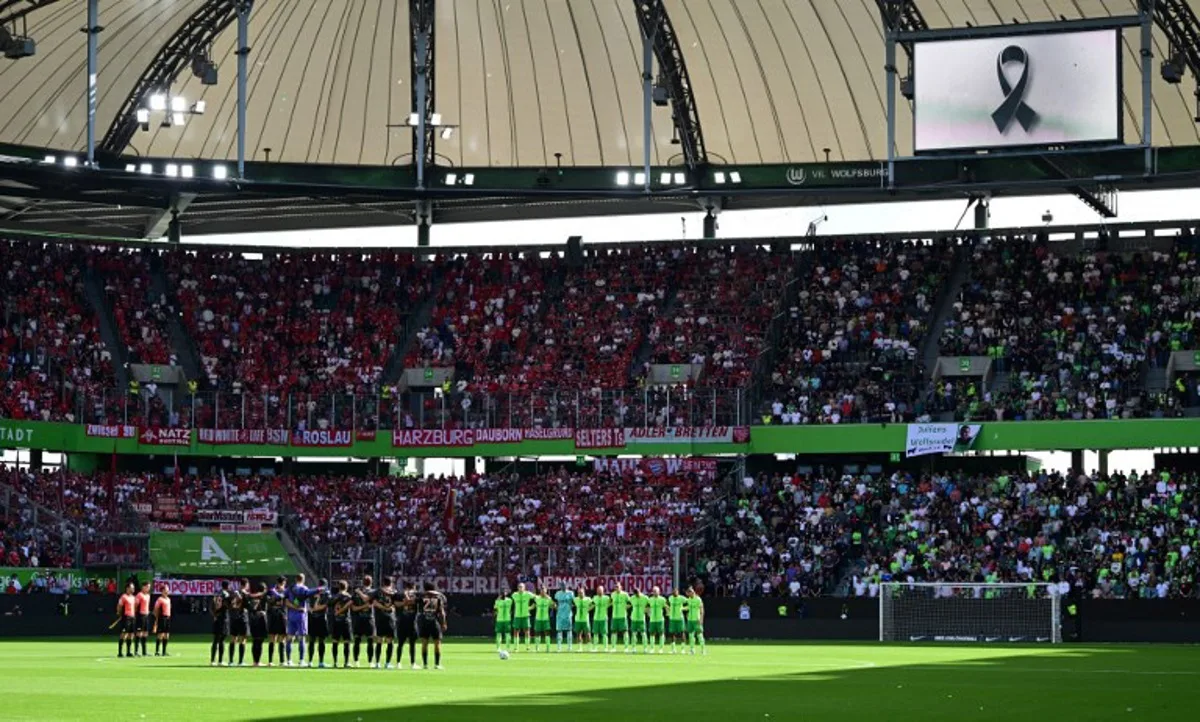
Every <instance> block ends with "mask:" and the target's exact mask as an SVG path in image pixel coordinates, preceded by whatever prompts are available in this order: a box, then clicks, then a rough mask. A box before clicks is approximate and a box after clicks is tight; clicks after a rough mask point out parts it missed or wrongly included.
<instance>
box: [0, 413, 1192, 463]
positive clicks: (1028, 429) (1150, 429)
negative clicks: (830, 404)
mask: <svg viewBox="0 0 1200 722" xmlns="http://www.w3.org/2000/svg"><path fill="white" fill-rule="evenodd" d="M982 426H983V429H982V430H981V431H980V434H979V437H978V439H977V441H976V443H975V447H974V448H975V450H976V451H1000V450H1011V451H1069V450H1073V449H1147V448H1156V447H1181V446H1200V419H1136V420H1117V421H1007V422H993V423H984V424H983V425H982ZM906 428H907V427H906V425H905V424H846V425H842V426H755V427H753V428H752V431H751V434H750V443H748V444H733V443H711V444H690V443H670V442H663V443H648V444H637V445H636V446H627V447H625V448H615V449H576V448H575V442H574V440H572V439H566V440H556V441H522V442H520V443H515V444H476V445H474V446H470V447H403V448H397V447H393V446H392V439H391V432H387V431H381V432H379V436H378V438H376V439H375V440H374V441H358V442H355V443H354V444H353V445H351V446H349V447H295V446H286V445H283V446H277V445H261V446H260V445H254V446H250V445H220V446H214V445H208V444H200V443H197V441H196V434H195V432H193V433H192V441H191V444H190V445H188V446H178V447H174V446H150V445H144V444H141V443H139V441H138V440H137V439H106V438H99V437H91V436H87V434H86V430H85V427H84V426H82V425H79V424H64V423H48V422H39V421H13V420H0V448H6V449H41V450H45V451H63V452H68V453H71V452H74V453H82V454H113V453H116V454H157V455H165V456H172V455H174V454H176V453H178V454H179V455H180V456H242V457H245V456H274V457H294V456H351V457H355V458H363V459H367V458H376V457H391V456H401V457H467V456H483V457H496V456H530V457H532V456H575V455H579V454H587V455H589V456H597V455H603V456H615V455H618V454H639V455H643V456H679V455H706V454H730V453H735V454H807V453H846V454H848V453H876V452H882V453H887V452H903V451H904V443H905V438H906ZM94 465H95V459H93V460H92V461H90V462H85V465H84V467H83V468H81V469H80V470H84V471H86V470H87V468H88V467H89V466H90V467H94ZM76 468H79V467H76Z"/></svg>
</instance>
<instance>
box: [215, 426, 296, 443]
mask: <svg viewBox="0 0 1200 722" xmlns="http://www.w3.org/2000/svg"><path fill="white" fill-rule="evenodd" d="M196 433H197V435H198V438H199V441H200V443H201V444H211V445H213V446H224V445H228V444H271V445H274V446H286V445H287V442H288V433H287V431H286V430H285V429H197V431H196Z"/></svg>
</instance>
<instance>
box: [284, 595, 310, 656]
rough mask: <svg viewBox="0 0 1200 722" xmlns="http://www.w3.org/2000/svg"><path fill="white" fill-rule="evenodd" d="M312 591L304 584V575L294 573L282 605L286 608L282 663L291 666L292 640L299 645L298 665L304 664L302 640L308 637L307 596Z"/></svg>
mask: <svg viewBox="0 0 1200 722" xmlns="http://www.w3.org/2000/svg"><path fill="white" fill-rule="evenodd" d="M311 594H312V592H311V591H310V590H309V588H308V587H306V586H305V585H304V575H303V574H297V575H296V583H295V584H293V585H292V587H291V588H290V589H288V590H287V593H286V597H285V599H284V607H285V608H286V609H287V646H286V647H285V649H286V655H287V656H286V660H285V661H284V664H285V665H286V666H288V667H291V666H292V641H293V640H296V641H297V642H298V643H299V645H300V665H299V666H301V667H303V666H304V641H305V640H306V639H307V638H308V598H309V596H311Z"/></svg>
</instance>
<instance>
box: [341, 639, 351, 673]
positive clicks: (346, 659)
mask: <svg viewBox="0 0 1200 722" xmlns="http://www.w3.org/2000/svg"><path fill="white" fill-rule="evenodd" d="M342 664H345V665H346V666H347V667H349V666H350V643H349V642H342Z"/></svg>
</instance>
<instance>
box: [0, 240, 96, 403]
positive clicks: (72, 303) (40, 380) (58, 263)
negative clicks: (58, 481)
mask: <svg viewBox="0 0 1200 722" xmlns="http://www.w3.org/2000/svg"><path fill="white" fill-rule="evenodd" d="M92 260H93V256H92V255H91V254H89V253H87V252H86V251H85V250H84V249H82V248H79V247H76V246H72V245H67V244H56V243H38V242H31V241H10V240H0V322H2V323H0V383H2V384H3V387H4V393H2V394H0V418H12V419H33V420H38V421H80V420H81V419H80V410H81V408H82V406H83V403H84V400H85V399H86V398H88V397H89V396H93V395H95V394H96V393H97V392H99V391H100V390H101V389H105V388H111V387H112V386H113V366H112V358H111V355H110V353H109V352H108V350H106V349H105V347H104V342H103V340H102V339H101V338H100V330H99V321H98V319H97V317H96V314H95V312H94V311H93V310H92V309H91V307H90V306H89V305H88V303H87V300H86V298H85V296H84V278H85V274H86V273H88V272H89V267H90V264H91V262H92Z"/></svg>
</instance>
